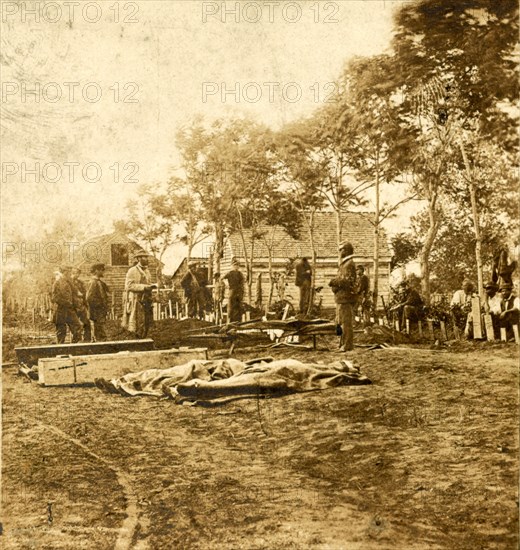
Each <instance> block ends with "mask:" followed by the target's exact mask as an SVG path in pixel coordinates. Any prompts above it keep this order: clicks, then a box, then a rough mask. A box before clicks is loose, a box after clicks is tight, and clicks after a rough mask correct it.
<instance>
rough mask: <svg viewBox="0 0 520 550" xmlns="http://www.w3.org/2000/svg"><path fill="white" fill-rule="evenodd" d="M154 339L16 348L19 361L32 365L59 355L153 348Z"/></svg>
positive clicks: (95, 353) (147, 349)
mask: <svg viewBox="0 0 520 550" xmlns="http://www.w3.org/2000/svg"><path fill="white" fill-rule="evenodd" d="M153 349H154V345H153V340H151V339H149V338H147V339H143V340H120V341H113V342H79V343H77V344H51V345H48V346H31V347H19V348H15V352H16V357H17V358H18V363H20V364H22V363H23V364H24V365H27V366H28V367H32V366H33V365H37V364H38V360H39V359H43V358H45V357H57V356H58V355H73V356H76V355H97V354H102V353H117V352H119V351H149V350H153Z"/></svg>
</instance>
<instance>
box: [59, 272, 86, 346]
mask: <svg viewBox="0 0 520 550" xmlns="http://www.w3.org/2000/svg"><path fill="white" fill-rule="evenodd" d="M71 271H72V268H71V267H70V266H62V267H60V273H61V274H62V276H61V277H59V278H56V280H55V281H54V284H53V286H52V301H53V303H54V304H55V307H56V311H55V314H54V322H55V324H56V340H57V342H58V344H63V343H65V336H66V335H67V327H69V330H70V333H71V336H72V343H73V344H74V343H76V342H79V340H80V338H81V331H82V324H81V321H80V320H79V318H78V315H77V313H76V311H77V310H78V309H79V308H80V307H81V303H80V301H79V296H78V294H77V291H76V289H75V287H74V285H73V283H72V280H71Z"/></svg>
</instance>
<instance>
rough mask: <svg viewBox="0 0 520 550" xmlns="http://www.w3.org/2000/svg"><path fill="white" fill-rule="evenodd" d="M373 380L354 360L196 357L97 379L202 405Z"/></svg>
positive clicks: (127, 390) (105, 385)
mask: <svg viewBox="0 0 520 550" xmlns="http://www.w3.org/2000/svg"><path fill="white" fill-rule="evenodd" d="M370 383H371V382H370V380H369V379H368V378H367V377H366V376H363V375H362V374H361V373H360V371H359V368H357V367H354V366H353V365H352V363H350V362H349V361H338V362H334V363H332V364H330V365H323V364H319V363H312V364H308V363H302V362H300V361H296V360H294V359H283V360H279V361H272V360H270V359H262V360H261V361H260V362H253V363H252V364H251V363H243V362H241V361H238V360H236V359H220V360H212V361H201V360H196V359H195V360H192V361H190V362H189V363H186V364H184V365H177V366H175V367H171V368H169V369H150V370H146V371H142V372H138V373H132V374H127V375H125V376H123V377H121V378H117V379H113V380H110V381H108V380H103V379H98V380H96V385H97V386H98V387H100V388H101V389H104V390H105V391H108V392H111V393H119V394H122V395H129V396H137V395H151V396H156V397H170V398H172V399H174V400H175V401H176V402H177V403H186V404H197V405H211V404H220V403H226V402H228V401H232V400H235V399H243V398H248V397H261V396H275V395H285V394H288V393H294V392H305V391H313V390H324V389H326V388H333V387H337V386H346V385H359V384H370Z"/></svg>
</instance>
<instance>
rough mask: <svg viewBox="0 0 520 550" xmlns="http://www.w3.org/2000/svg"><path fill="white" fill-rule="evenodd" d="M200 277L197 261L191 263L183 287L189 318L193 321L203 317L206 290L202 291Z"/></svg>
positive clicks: (183, 279) (182, 281) (183, 280)
mask: <svg viewBox="0 0 520 550" xmlns="http://www.w3.org/2000/svg"><path fill="white" fill-rule="evenodd" d="M199 277H200V272H199V264H198V263H197V262H196V261H190V262H189V264H188V271H186V274H185V275H184V277H183V278H182V280H181V286H182V288H183V290H184V296H185V298H186V301H187V302H188V317H190V318H191V319H195V318H197V317H200V315H201V296H202V295H203V292H204V290H203V289H201V285H200V282H199Z"/></svg>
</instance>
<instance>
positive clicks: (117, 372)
mask: <svg viewBox="0 0 520 550" xmlns="http://www.w3.org/2000/svg"><path fill="white" fill-rule="evenodd" d="M207 358H208V351H207V348H192V349H190V348H178V349H177V348H173V349H167V350H153V351H134V352H131V351H122V352H119V353H110V354H100V355H79V356H71V357H53V358H43V359H40V360H39V361H38V382H39V383H40V384H41V385H43V386H70V385H76V384H92V383H94V381H95V380H96V378H105V379H109V380H110V379H111V378H119V377H120V376H124V375H125V374H128V373H130V372H139V371H142V370H148V369H168V368H170V367H174V366H176V365H182V364H184V363H187V362H188V361H191V360H192V359H202V360H205V359H207Z"/></svg>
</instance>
